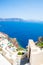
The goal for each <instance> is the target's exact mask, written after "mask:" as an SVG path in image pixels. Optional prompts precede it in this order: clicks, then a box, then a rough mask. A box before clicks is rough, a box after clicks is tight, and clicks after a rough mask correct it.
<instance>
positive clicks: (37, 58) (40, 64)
mask: <svg viewBox="0 0 43 65" xmlns="http://www.w3.org/2000/svg"><path fill="white" fill-rule="evenodd" d="M29 45H30V49H31V52H30V65H43V49H42V50H41V49H40V48H39V47H37V46H36V45H35V43H34V41H33V40H29Z"/></svg>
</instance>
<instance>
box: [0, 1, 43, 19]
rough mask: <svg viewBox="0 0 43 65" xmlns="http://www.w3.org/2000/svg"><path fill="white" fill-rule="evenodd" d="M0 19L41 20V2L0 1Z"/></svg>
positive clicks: (42, 5) (42, 13) (42, 3)
mask: <svg viewBox="0 0 43 65" xmlns="http://www.w3.org/2000/svg"><path fill="white" fill-rule="evenodd" d="M0 18H23V19H28V20H43V0H0Z"/></svg>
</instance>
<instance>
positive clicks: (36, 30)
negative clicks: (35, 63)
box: [0, 21, 43, 48]
mask: <svg viewBox="0 0 43 65" xmlns="http://www.w3.org/2000/svg"><path fill="white" fill-rule="evenodd" d="M0 32H4V33H6V34H8V35H9V36H10V37H13V38H14V37H15V38H17V40H18V42H19V44H20V45H21V46H22V47H24V48H25V47H26V46H27V44H28V40H29V39H33V40H34V41H37V40H38V37H39V36H43V23H33V22H14V21H6V22H0Z"/></svg>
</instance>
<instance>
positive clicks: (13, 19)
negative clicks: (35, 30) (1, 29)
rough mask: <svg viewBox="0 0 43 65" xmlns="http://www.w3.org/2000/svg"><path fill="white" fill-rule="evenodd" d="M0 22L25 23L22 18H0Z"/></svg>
mask: <svg viewBox="0 0 43 65" xmlns="http://www.w3.org/2000/svg"><path fill="white" fill-rule="evenodd" d="M0 21H24V20H23V19H21V18H0Z"/></svg>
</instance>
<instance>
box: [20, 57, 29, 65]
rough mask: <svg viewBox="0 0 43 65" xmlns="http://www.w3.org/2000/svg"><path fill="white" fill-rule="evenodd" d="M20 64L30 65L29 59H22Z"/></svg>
mask: <svg viewBox="0 0 43 65" xmlns="http://www.w3.org/2000/svg"><path fill="white" fill-rule="evenodd" d="M20 65H29V62H28V59H27V58H26V57H25V58H23V59H21V62H20Z"/></svg>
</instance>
